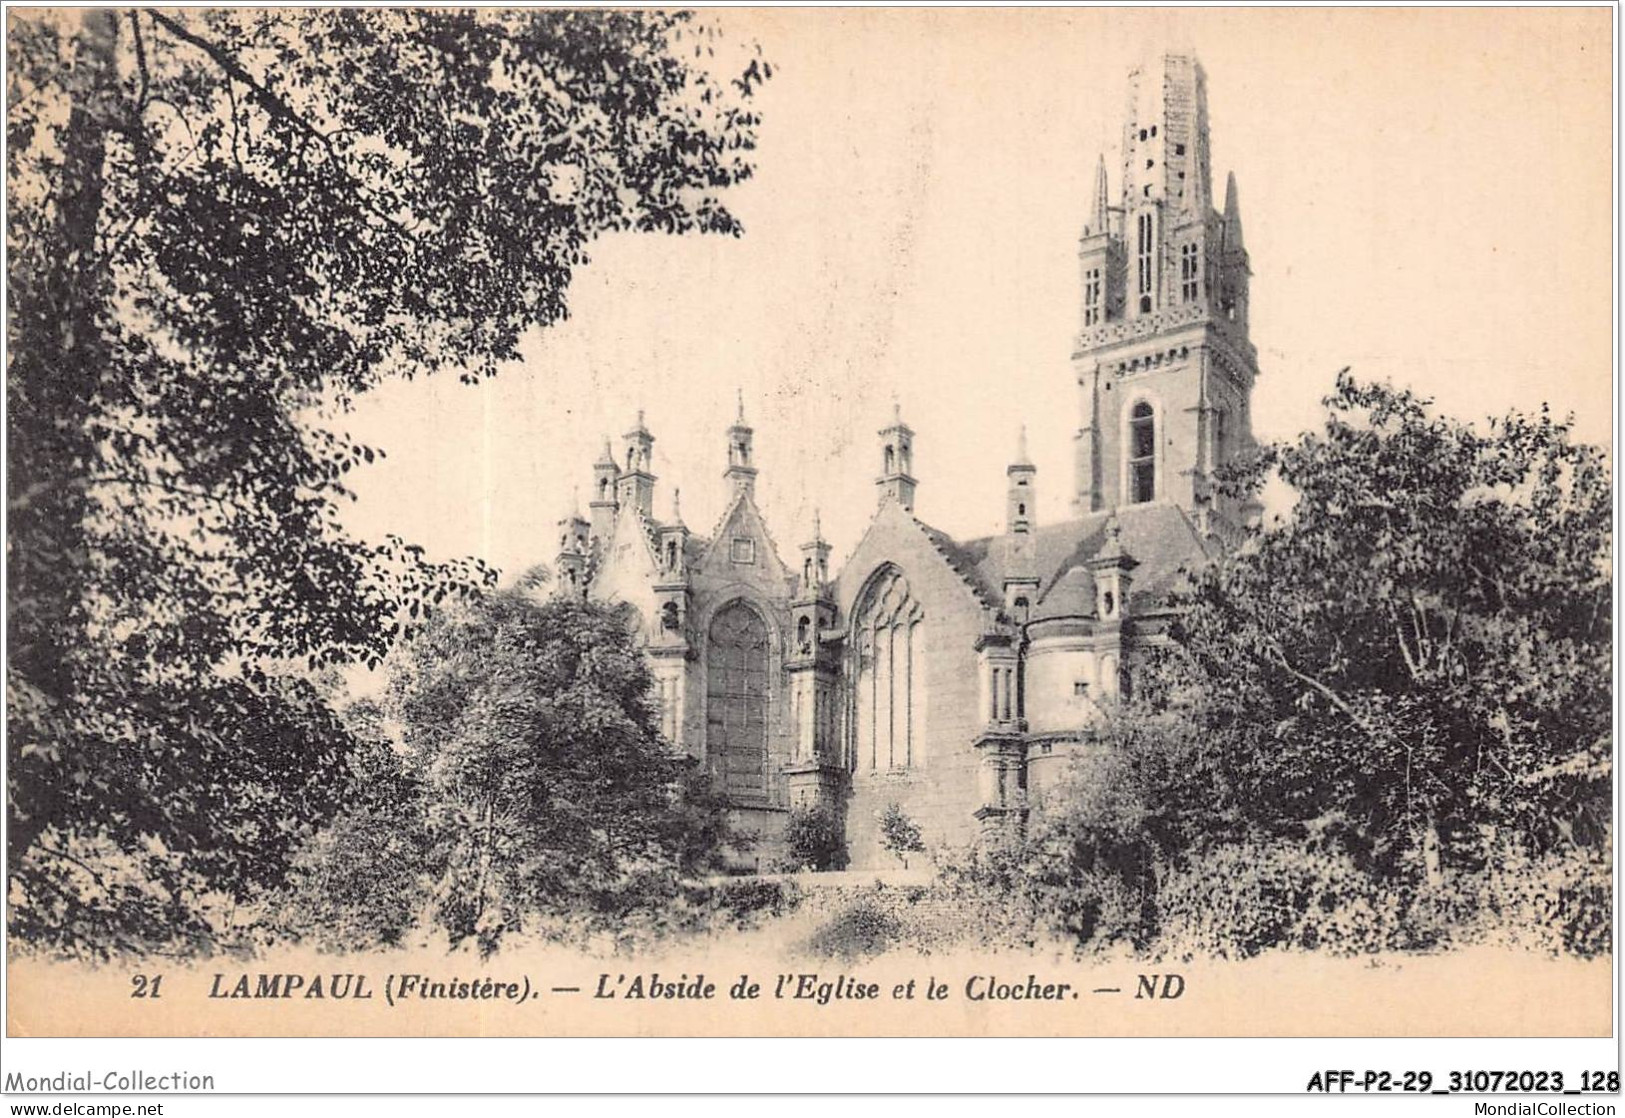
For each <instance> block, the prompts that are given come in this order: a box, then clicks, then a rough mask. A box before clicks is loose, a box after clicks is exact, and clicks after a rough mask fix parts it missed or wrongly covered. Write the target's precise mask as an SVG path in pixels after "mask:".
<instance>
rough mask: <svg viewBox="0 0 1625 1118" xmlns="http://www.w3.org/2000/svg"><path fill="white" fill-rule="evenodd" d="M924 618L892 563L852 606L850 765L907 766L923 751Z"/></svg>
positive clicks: (858, 766) (862, 767)
mask: <svg viewBox="0 0 1625 1118" xmlns="http://www.w3.org/2000/svg"><path fill="white" fill-rule="evenodd" d="M923 620H924V612H923V611H922V610H921V608H920V604H919V602H917V601H916V600H915V599H914V596H913V595H912V594H911V593H910V591H909V586H908V581H907V580H906V579H905V578H903V576H902V574H901V572H899V571H898V570H897V569H896V568H887V569H886V570H885V571H883V572H882V573H881V574H880V575H879V576H877V577H876V578H875V579H874V580H873V581H872V582H871V583H870V585H869V588H868V589H867V591H865V593H864V595H863V598H862V600H861V602H860V603H859V605H858V608H857V609H856V610H855V611H854V612H853V622H852V633H853V641H854V645H853V647H854V657H855V663H854V665H853V668H854V670H853V672H852V676H851V678H852V680H853V684H852V686H853V690H854V695H853V702H852V710H853V712H854V715H855V717H854V719H853V728H852V730H853V740H852V763H853V767H854V768H857V769H899V768H907V767H909V766H912V765H918V764H920V763H921V762H922V761H923V759H924V757H925V704H926V686H925V631H924V629H922V628H921V623H922V621H923Z"/></svg>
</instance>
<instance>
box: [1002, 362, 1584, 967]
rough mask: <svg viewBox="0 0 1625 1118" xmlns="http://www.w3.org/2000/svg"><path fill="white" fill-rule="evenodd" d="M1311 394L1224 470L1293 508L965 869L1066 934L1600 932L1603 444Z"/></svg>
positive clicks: (1213, 938)
mask: <svg viewBox="0 0 1625 1118" xmlns="http://www.w3.org/2000/svg"><path fill="white" fill-rule="evenodd" d="M1326 406H1327V415H1326V421H1325V424H1324V426H1323V428H1322V429H1320V430H1318V431H1313V432H1309V433H1306V434H1304V435H1303V436H1301V437H1300V438H1298V439H1296V440H1294V441H1292V442H1289V443H1285V444H1281V445H1277V446H1273V447H1269V448H1266V449H1264V450H1263V451H1262V452H1260V453H1259V454H1258V455H1256V456H1255V457H1253V458H1252V459H1250V460H1249V461H1248V462H1246V463H1243V464H1241V465H1240V466H1238V467H1237V468H1235V469H1234V470H1232V471H1231V472H1230V474H1229V476H1228V477H1227V478H1226V479H1225V484H1226V485H1227V486H1228V487H1229V488H1230V489H1231V490H1232V491H1234V492H1236V493H1237V494H1238V495H1239V494H1253V493H1256V492H1258V491H1259V489H1260V487H1261V486H1262V485H1263V484H1264V483H1265V482H1266V481H1267V480H1270V479H1277V480H1278V481H1279V482H1281V483H1284V486H1285V492H1286V493H1287V495H1288V499H1289V501H1290V507H1289V508H1288V509H1287V510H1286V512H1285V514H1284V516H1282V517H1280V518H1278V519H1277V520H1276V521H1275V522H1274V523H1272V524H1270V525H1268V526H1266V527H1263V528H1261V529H1260V530H1258V531H1256V532H1254V533H1252V534H1251V535H1250V536H1248V538H1246V539H1245V540H1244V541H1242V542H1241V544H1240V546H1238V547H1237V548H1235V549H1234V550H1232V551H1231V552H1230V553H1229V554H1227V555H1224V556H1222V557H1221V558H1219V559H1218V560H1216V561H1214V562H1213V563H1211V564H1209V565H1207V566H1205V567H1203V568H1202V569H1200V570H1196V571H1193V572H1191V573H1190V575H1191V577H1190V579H1189V580H1188V581H1187V582H1186V584H1185V585H1184V586H1183V587H1182V588H1181V589H1180V590H1179V591H1177V592H1176V594H1175V596H1174V598H1173V600H1172V601H1171V602H1170V603H1169V604H1170V606H1171V607H1172V609H1173V617H1174V618H1175V620H1174V622H1173V624H1172V627H1171V630H1170V632H1169V634H1168V640H1167V641H1166V642H1165V643H1164V644H1163V645H1161V646H1160V648H1158V649H1157V650H1156V651H1155V652H1154V653H1153V654H1152V655H1151V656H1150V657H1149V658H1148V660H1147V662H1145V663H1142V664H1140V665H1138V666H1137V668H1136V687H1135V690H1134V698H1133V700H1132V702H1130V703H1127V704H1125V705H1124V706H1122V707H1121V708H1115V709H1113V710H1111V711H1108V712H1107V714H1106V717H1104V718H1103V719H1102V721H1101V722H1100V724H1099V725H1098V727H1097V737H1098V740H1099V744H1100V746H1101V747H1102V748H1101V749H1100V750H1099V751H1098V752H1097V753H1095V754H1094V755H1093V757H1092V762H1091V763H1090V764H1089V765H1088V766H1086V767H1081V768H1080V769H1079V771H1077V772H1076V773H1075V775H1074V779H1073V780H1071V781H1070V782H1068V783H1066V784H1064V785H1063V786H1061V787H1059V788H1057V789H1053V790H1050V791H1048V792H1047V793H1046V795H1045V798H1044V800H1043V802H1041V803H1040V804H1039V805H1038V807H1037V810H1035V813H1034V817H1033V821H1032V825H1031V827H1030V829H1029V832H1028V834H1027V835H1026V837H1025V839H1024V840H1023V841H1022V842H1020V843H1019V844H1017V845H1015V846H1014V847H1013V848H1010V849H1005V850H1000V851H995V852H993V853H992V854H990V855H988V856H986V857H984V858H983V859H981V860H980V861H978V862H976V863H973V866H972V868H973V870H974V871H975V876H977V877H979V879H981V880H983V881H986V882H991V883H993V884H995V885H996V886H998V887H999V888H1000V890H1001V891H1002V892H1004V893H1005V894H1008V895H1011V896H1014V897H1016V898H1018V899H1019V900H1020V901H1021V903H1020V904H1017V905H1014V906H1012V910H1013V911H1016V912H1017V913H1018V914H1021V919H1024V920H1027V921H1029V923H1030V924H1031V925H1032V926H1033V927H1035V928H1036V929H1037V933H1038V934H1045V933H1046V932H1047V933H1048V934H1061V935H1064V936H1067V937H1069V938H1074V939H1077V940H1079V941H1090V940H1098V941H1112V940H1127V941H1131V942H1133V943H1134V944H1136V945H1139V946H1142V947H1146V946H1150V945H1152V944H1154V943H1157V942H1159V940H1158V937H1159V936H1161V935H1164V934H1167V935H1169V936H1171V937H1172V938H1173V940H1175V941H1177V940H1179V939H1180V937H1181V936H1185V937H1187V941H1186V944H1185V946H1190V945H1191V944H1192V943H1194V946H1195V947H1196V948H1197V949H1211V950H1218V951H1223V952H1237V951H1239V952H1241V953H1243V954H1246V953H1251V952H1253V951H1257V950H1262V949H1266V948H1269V947H1276V946H1315V945H1317V944H1318V945H1327V944H1335V945H1337V946H1339V947H1340V948H1342V949H1347V950H1374V949H1378V948H1382V947H1396V946H1400V947H1403V946H1432V945H1435V944H1437V943H1440V942H1447V941H1449V940H1450V939H1452V938H1456V937H1468V938H1471V937H1472V936H1474V935H1498V934H1502V933H1503V932H1506V931H1509V930H1511V931H1514V932H1516V933H1517V934H1527V933H1532V932H1537V931H1538V932H1539V933H1540V934H1541V935H1543V936H1545V937H1546V938H1545V939H1544V940H1543V942H1544V943H1545V944H1546V945H1548V946H1550V945H1553V944H1557V945H1561V946H1562V947H1563V948H1566V949H1568V950H1573V951H1577V952H1580V953H1592V952H1595V951H1597V950H1605V949H1606V947H1607V944H1608V938H1609V934H1608V928H1609V913H1610V911H1611V898H1610V896H1609V881H1608V876H1609V875H1608V858H1607V849H1608V837H1609V835H1610V833H1611V826H1612V816H1611V803H1610V786H1611V775H1612V736H1611V735H1612V727H1611V722H1610V717H1611V708H1612V690H1611V681H1612V676H1611V667H1610V656H1611V650H1612V639H1613V634H1612V625H1611V615H1612V583H1611V571H1610V568H1611V547H1612V534H1611V533H1612V521H1611V515H1612V504H1613V501H1612V491H1611V484H1610V478H1609V472H1608V461H1607V458H1606V455H1605V454H1604V453H1603V452H1602V451H1601V450H1599V449H1598V448H1596V447H1591V446H1585V445H1580V444H1577V443H1575V442H1573V441H1572V440H1571V439H1570V437H1569V427H1568V425H1567V424H1565V423H1561V422H1557V421H1555V420H1553V419H1552V418H1551V417H1550V416H1549V415H1547V414H1546V413H1544V412H1542V413H1541V414H1539V415H1535V416H1529V415H1523V414H1511V415H1508V416H1506V417H1504V418H1501V419H1497V420H1495V421H1493V422H1491V423H1488V424H1486V425H1484V426H1481V427H1474V426H1471V425H1467V424H1463V423H1461V422H1458V421H1455V420H1452V419H1449V418H1445V417H1441V416H1437V415H1435V414H1433V413H1432V412H1431V411H1430V409H1429V406H1428V403H1427V401H1424V400H1422V399H1420V398H1418V397H1417V396H1415V395H1414V394H1412V393H1410V392H1407V391H1402V390H1397V389H1394V388H1392V387H1388V386H1384V385H1366V384H1360V383H1357V382H1356V381H1354V380H1353V379H1352V378H1350V377H1348V376H1347V375H1346V374H1345V375H1343V376H1341V377H1339V380H1338V383H1337V386H1336V390H1335V392H1334V393H1333V394H1332V395H1331V396H1330V397H1329V398H1328V399H1327V400H1326ZM1530 925H1535V926H1537V927H1534V928H1531V927H1529V926H1530ZM1164 946H1167V944H1164ZM1172 949H1174V950H1180V949H1183V948H1182V947H1181V946H1179V945H1178V944H1177V943H1176V944H1174V945H1173V947H1172Z"/></svg>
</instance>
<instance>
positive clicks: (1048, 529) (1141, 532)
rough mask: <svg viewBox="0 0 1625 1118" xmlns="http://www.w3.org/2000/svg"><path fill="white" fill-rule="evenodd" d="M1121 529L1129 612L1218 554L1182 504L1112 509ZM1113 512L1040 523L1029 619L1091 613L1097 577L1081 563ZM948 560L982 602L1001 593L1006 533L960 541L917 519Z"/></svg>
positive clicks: (1154, 601)
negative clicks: (1128, 569) (1130, 561)
mask: <svg viewBox="0 0 1625 1118" xmlns="http://www.w3.org/2000/svg"><path fill="white" fill-rule="evenodd" d="M1115 512H1116V515H1117V522H1118V524H1119V525H1120V527H1121V529H1122V535H1121V537H1120V542H1121V544H1122V548H1123V550H1124V551H1126V552H1127V553H1128V554H1129V555H1130V556H1132V557H1133V558H1134V559H1135V560H1136V561H1137V562H1138V563H1139V566H1137V567H1136V568H1135V569H1134V571H1133V574H1132V576H1131V577H1132V579H1133V584H1132V585H1133V594H1132V597H1131V598H1130V602H1129V612H1131V613H1139V614H1145V613H1154V612H1157V611H1158V609H1159V608H1160V607H1161V604H1162V602H1163V600H1164V599H1165V597H1166V596H1167V593H1168V591H1169V590H1170V589H1172V588H1173V587H1174V585H1175V584H1176V582H1177V581H1178V578H1179V572H1180V570H1181V568H1184V567H1187V566H1196V565H1198V564H1200V563H1202V562H1205V561H1206V560H1207V559H1208V558H1210V557H1211V556H1212V555H1213V554H1214V553H1215V545H1213V544H1210V543H1208V542H1207V541H1205V540H1203V538H1202V536H1201V534H1200V533H1199V532H1197V530H1196V527H1195V525H1193V524H1192V523H1191V522H1190V520H1189V518H1188V517H1186V515H1185V513H1184V510H1182V509H1180V508H1179V507H1178V506H1177V505H1171V504H1161V503H1158V504H1148V505H1125V506H1123V507H1121V508H1119V509H1116V510H1115ZM1112 514H1113V510H1105V511H1101V512H1094V513H1090V514H1089V515H1087V516H1083V517H1079V518H1078V519H1076V520H1067V521H1062V522H1061V523H1058V524H1045V525H1042V526H1041V527H1039V528H1038V529H1037V530H1036V531H1035V532H1034V533H1033V543H1034V552H1035V555H1036V558H1037V562H1036V573H1037V575H1038V579H1039V590H1038V600H1037V602H1036V603H1035V605H1034V609H1033V615H1032V616H1033V618H1034V619H1035V620H1036V619H1041V618H1045V617H1066V616H1075V615H1081V616H1088V615H1089V614H1092V613H1093V612H1094V608H1095V590H1094V578H1093V576H1092V575H1091V574H1090V573H1089V571H1088V569H1087V568H1086V567H1085V566H1084V564H1086V563H1087V562H1088V561H1089V560H1090V559H1092V558H1094V556H1095V555H1096V554H1097V553H1098V552H1099V551H1100V549H1101V548H1102V547H1104V546H1105V544H1106V522H1107V521H1108V520H1109V519H1111V516H1112ZM921 527H922V528H925V531H926V533H927V534H928V535H929V536H930V537H931V540H932V543H933V544H935V545H936V547H937V549H938V550H939V551H941V552H942V553H943V555H944V556H946V557H947V559H948V562H949V563H950V564H951V565H952V566H953V568H954V569H955V570H956V571H958V572H959V574H960V576H961V577H963V578H964V579H965V580H966V581H967V582H969V583H970V584H971V586H972V588H973V589H975V590H976V592H977V596H978V597H980V598H981V599H982V600H983V601H984V602H987V603H989V604H992V605H994V606H998V605H1000V604H1002V602H1003V599H1004V580H1005V577H1006V575H1007V574H1008V573H1009V562H1010V550H1009V548H1008V547H1007V546H1005V541H1006V540H1007V538H1008V537H1006V536H988V537H985V538H983V539H976V540H965V541H963V542H961V541H956V540H953V539H951V538H949V537H948V536H947V535H946V534H945V533H943V532H939V531H938V530H936V529H935V528H931V527H928V526H926V525H924V524H922V525H921Z"/></svg>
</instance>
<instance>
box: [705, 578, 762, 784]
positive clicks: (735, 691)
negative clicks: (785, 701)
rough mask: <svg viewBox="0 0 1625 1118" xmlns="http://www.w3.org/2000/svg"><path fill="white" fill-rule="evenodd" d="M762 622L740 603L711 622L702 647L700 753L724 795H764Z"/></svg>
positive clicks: (724, 610) (759, 617)
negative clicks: (702, 731)
mask: <svg viewBox="0 0 1625 1118" xmlns="http://www.w3.org/2000/svg"><path fill="white" fill-rule="evenodd" d="M767 666H768V635H767V623H766V622H765V621H763V620H762V615H761V614H759V613H757V612H756V611H755V610H754V609H752V608H751V607H750V606H748V605H746V604H745V603H743V602H734V603H732V604H731V605H727V606H724V607H723V608H722V609H721V610H719V611H718V612H717V615H716V616H715V617H714V618H712V620H711V629H710V637H709V640H708V641H707V643H706V672H705V680H706V685H705V695H706V704H705V721H706V748H707V752H708V753H709V755H710V757H711V759H712V761H711V763H712V765H713V771H714V772H716V773H718V774H719V775H720V777H721V781H722V786H723V790H724V791H725V792H726V793H727V794H728V795H730V796H745V797H762V796H765V795H766V794H767V790H768V788H767Z"/></svg>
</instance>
